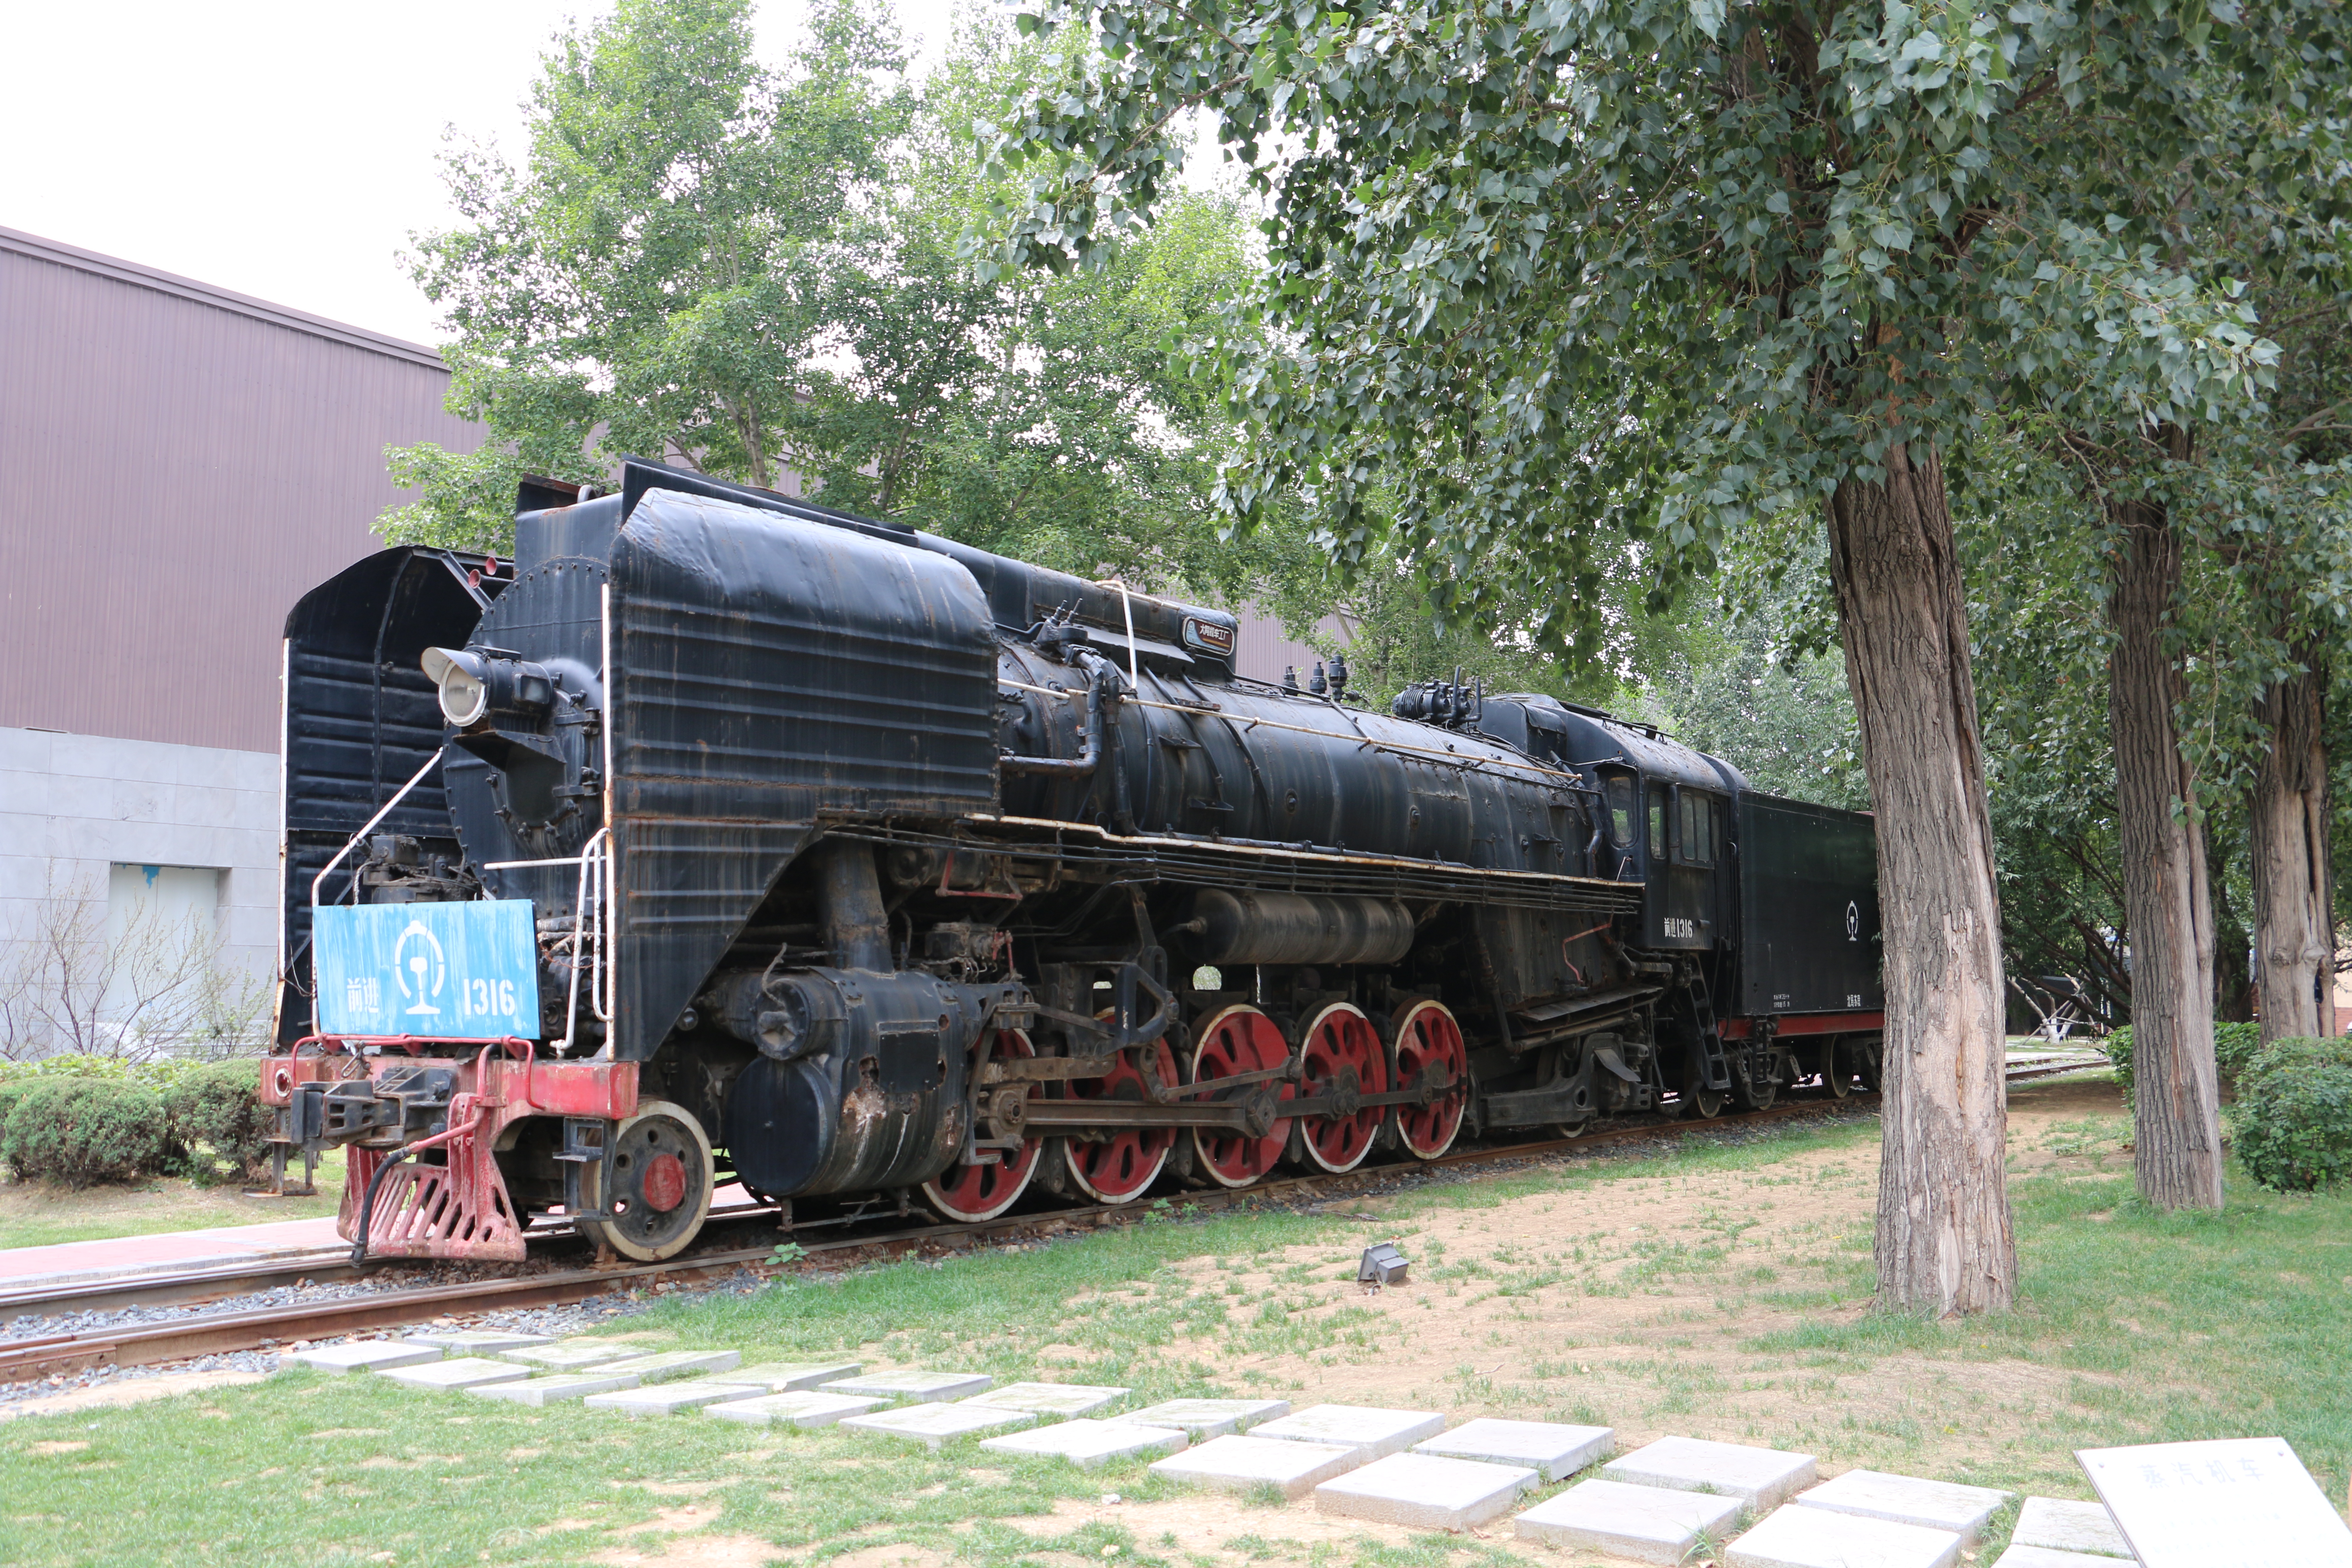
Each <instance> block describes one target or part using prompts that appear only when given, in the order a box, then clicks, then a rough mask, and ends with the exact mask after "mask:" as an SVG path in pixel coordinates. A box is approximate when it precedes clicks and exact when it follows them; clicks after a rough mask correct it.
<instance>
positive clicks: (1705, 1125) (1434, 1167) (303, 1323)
mask: <svg viewBox="0 0 2352 1568" xmlns="http://www.w3.org/2000/svg"><path fill="white" fill-rule="evenodd" d="M2099 1065H2102V1064H2100V1063H2098V1062H2095V1061H2092V1062H2078V1061H2077V1062H2052V1063H2042V1062H2033V1063H2021V1064H2017V1065H2015V1066H2013V1067H2012V1068H2011V1070H2010V1072H2009V1081H2010V1082H2011V1083H2020V1082H2024V1081H2027V1080H2030V1079H2038V1078H2048V1077H2053V1076H2056V1075H2058V1074H2061V1073H2068V1072H2076V1071H2080V1070H2082V1069H2083V1068H2086V1067H2095V1066H2099ZM1878 1100H1879V1097H1878V1096H1876V1095H1874V1094H1855V1095H1852V1096H1849V1097H1848V1098H1845V1099H1843V1100H1840V1099H1834V1098H1822V1099H1811V1100H1792V1101H1790V1102H1788V1103H1786V1104H1782V1105H1776V1106H1774V1107H1772V1108H1771V1109H1769V1110H1754V1111H1747V1112H1743V1113H1741V1114H1739V1115H1736V1116H1724V1117H1717V1118H1714V1119H1712V1120H1708V1121H1696V1120H1693V1121H1654V1122H1643V1123H1639V1124H1636V1125H1632V1126H1623V1127H1613V1128H1607V1129H1603V1130H1601V1131H1592V1132H1585V1133H1581V1134H1580V1135H1578V1136H1577V1137H1574V1138H1554V1139H1546V1140H1540V1141H1537V1142H1525V1143H1508V1144H1501V1145H1496V1146H1495V1147H1492V1148H1480V1149H1467V1150H1463V1151H1460V1152H1455V1153H1451V1154H1446V1155H1444V1156H1442V1157H1440V1158H1438V1159H1435V1160H1429V1161H1415V1162H1411V1163H1404V1164H1383V1165H1364V1166H1360V1167H1359V1168H1358V1169H1356V1170H1354V1171H1350V1172H1349V1173H1346V1174H1345V1175H1336V1176H1335V1175H1330V1174H1328V1173H1324V1174H1315V1175H1302V1176H1293V1177H1285V1178H1281V1179H1278V1180H1275V1181H1267V1182H1260V1183H1257V1184H1255V1185H1253V1186H1248V1187H1243V1188H1239V1189H1234V1190H1227V1189H1223V1188H1210V1189H1204V1190H1201V1191H1197V1192H1189V1193H1186V1194H1184V1195H1183V1197H1182V1199H1181V1202H1182V1203H1183V1204H1184V1205H1185V1206H1186V1207H1187V1208H1188V1209H1190V1210H1192V1211H1194V1212H1200V1213H1211V1212H1215V1211H1217V1210H1221V1209H1229V1208H1233V1207H1236V1206H1240V1205H1250V1204H1256V1203H1263V1202H1265V1201H1266V1200H1267V1199H1274V1200H1276V1201H1279V1202H1294V1201H1297V1200H1299V1199H1302V1198H1337V1197H1342V1196H1345V1195H1347V1194H1350V1193H1354V1192H1360V1191H1361V1190H1362V1189H1364V1188H1366V1187H1369V1186H1372V1185H1375V1184H1380V1183H1382V1182H1386V1181H1392V1180H1395V1179H1398V1178H1400V1177H1403V1178H1408V1179H1409V1178H1411V1177H1412V1176H1413V1175H1415V1174H1418V1173H1424V1172H1429V1171H1439V1170H1447V1169H1459V1168H1461V1167H1465V1166H1476V1165H1492V1164H1502V1163H1509V1162H1512V1161H1517V1160H1528V1159H1537V1158H1541V1157H1544V1156H1547V1155H1552V1154H1560V1153H1580V1152H1584V1151H1586V1150H1589V1149H1599V1148H1605V1147H1607V1146H1609V1145H1612V1144H1618V1143H1630V1142H1641V1141H1643V1140H1644V1139H1661V1138H1663V1139H1678V1138H1683V1137H1687V1136H1690V1135H1692V1134H1695V1133H1704V1132H1737V1131H1742V1130H1744V1129H1748V1128H1753V1127H1758V1126H1761V1125H1763V1124H1765V1123H1768V1122H1774V1121H1786V1120H1789V1119H1791V1118H1796V1117H1805V1116H1820V1115H1823V1114H1825V1113H1831V1112H1836V1111H1843V1110H1868V1109H1871V1108H1873V1107H1875V1106H1876V1105H1877V1104H1878ZM751 1212H753V1213H757V1212H765V1211H751ZM1164 1212H1165V1210H1164V1209H1163V1208H1161V1207H1160V1205H1157V1204H1154V1203H1148V1202H1147V1203H1129V1204H1123V1205H1110V1204H1080V1205H1072V1206H1068V1207H1063V1208H1055V1209H1051V1210H1047V1211H1045V1212H1042V1213H1037V1214H1026V1215H1003V1216H1001V1217H999V1218H997V1219H992V1220H982V1221H978V1222H972V1223H959V1224H942V1223H928V1224H924V1223H918V1224H914V1225H908V1226H898V1227H897V1228H890V1229H884V1230H880V1231H877V1232H874V1233H871V1234H866V1235H858V1236H843V1237H834V1238H831V1239H827V1240H823V1241H815V1242H803V1243H802V1247H803V1255H802V1256H803V1259H822V1260H824V1261H826V1262H830V1263H833V1264H835V1266H842V1267H845V1266H850V1265H854V1264H857V1263H863V1262H868V1261H882V1260H886V1259H888V1258H897V1257H904V1256H906V1255H907V1254H908V1253H910V1252H920V1251H923V1250H925V1249H927V1248H930V1247H941V1248H951V1247H955V1246H956V1245H957V1244H958V1243H962V1244H965V1245H970V1244H971V1243H976V1242H979V1241H982V1240H995V1239H1024V1238H1029V1237H1044V1236H1045V1235H1047V1234H1049V1233H1058V1232H1060V1231H1064V1230H1067V1229H1070V1228H1073V1227H1076V1226H1086V1225H1094V1226H1103V1225H1110V1224H1117V1223H1120V1222H1121V1221H1133V1220H1136V1219H1139V1218H1141V1217H1143V1216H1144V1215H1149V1214H1154V1213H1164ZM720 1217H728V1216H723V1215H722V1216H720ZM746 1217H748V1215H747V1216H746ZM563 1234H564V1233H562V1232H559V1231H544V1232H542V1231H534V1232H533V1233H532V1236H533V1237H534V1239H537V1238H538V1237H541V1236H542V1235H545V1236H550V1237H560V1236H562V1235H563ZM774 1250H775V1243H774V1241H773V1240H772V1239H770V1240H763V1241H761V1243H760V1244H759V1245H758V1246H756V1247H717V1248H714V1249H712V1250H709V1251H702V1252H698V1253H695V1254H693V1255H691V1256H688V1257H681V1258H672V1259H669V1260H668V1261H667V1262H662V1263H609V1264H603V1265H596V1264H584V1265H581V1266H577V1267H571V1268H551V1269H547V1270H544V1271H542V1272H540V1273H536V1274H527V1275H520V1276H516V1277H512V1278H502V1279H473V1280H465V1281H460V1282H457V1283H450V1284H440V1285H425V1286H418V1287H415V1288H413V1289H383V1290H373V1291H368V1292H365V1293H363V1294H360V1295H356V1296H343V1297H337V1298H333V1299H331V1300H323V1301H313V1302H297V1303H294V1304H291V1305H288V1306H282V1307H268V1308H262V1309H258V1310H247V1311H231V1312H214V1313H197V1312H191V1313H190V1314H188V1315H187V1316H184V1317H179V1318H174V1319H172V1320H170V1321H164V1322H160V1323H159V1322H134V1323H125V1324H121V1325H119V1326H116V1327H110V1328H101V1329H93V1330H89V1331H81V1332H76V1333H66V1334H55V1335H47V1336H42V1337H38V1338H33V1339H19V1340H5V1341H0V1383H15V1382H21V1381H24V1380H26V1379H30V1378H38V1377H47V1376H50V1375H52V1374H55V1373H68V1372H79V1371H81V1370H83V1369H85V1368H88V1367H93V1366H110V1365H115V1366H136V1365H146V1364H151V1363H157V1362H170V1361H182V1360H185V1359H187V1358H189V1357H192V1356H204V1355H221V1354H227V1353H231V1352H239V1351H254V1350H266V1349H269V1348H271V1347H274V1346H276V1345H279V1344H284V1343H287V1342H291V1341H295V1340H321V1339H333V1338H335V1337H337V1336H340V1335H343V1334H353V1333H363V1332H367V1331H373V1330H378V1329H386V1328H394V1327H400V1326H403V1325H407V1324H413V1323H415V1322H416V1321H419V1320H420V1319H427V1318H433V1317H437V1316H441V1315H444V1314H447V1313H452V1312H481V1311H495V1310H502V1309H515V1308H530V1307H553V1306H566V1305H569V1304H571V1303H572V1302H575V1301H583V1300H588V1299H590V1298H592V1297H595V1296H603V1295H607V1294H610V1293H613V1292H614V1291H619V1290H637V1289H650V1288H652V1287H654V1286H656V1285H661V1284H693V1283H698V1282H702V1281H707V1280H711V1279H722V1278H724V1277H726V1276H728V1275H730V1274H733V1273H736V1272H738V1271H739V1270H742V1269H751V1270H752V1271H754V1272H758V1273H782V1272H785V1271H787V1270H792V1269H795V1268H801V1267H804V1264H803V1261H802V1260H801V1259H795V1260H794V1261H793V1263H788V1264H783V1265H778V1264H776V1263H774V1262H773V1261H772V1255H773V1253H774ZM357 1272H359V1271H357V1270H354V1269H352V1267H351V1265H350V1262H349V1260H348V1253H347V1251H346V1250H345V1249H341V1248H338V1249H336V1250H335V1251H333V1252H330V1253H320V1254H318V1255H316V1257H315V1258H314V1259H311V1260H305V1259H303V1258H271V1259H268V1260H266V1261H264V1262H262V1263H260V1264H258V1265H256V1266H249V1267H239V1268H226V1269H223V1268H215V1269H205V1270H192V1271H190V1272H188V1273H185V1274H180V1275H151V1276H141V1277H138V1278H136V1279H129V1280H124V1281H121V1282H120V1283H116V1282H104V1283H87V1284H79V1285H65V1286H59V1287H57V1288H55V1289H47V1290H41V1291H31V1292H20V1293H16V1294H13V1295H11V1294H0V1321H6V1320H8V1319H12V1318H16V1317H18V1316H21V1315H24V1314H26V1313H39V1314H42V1315H57V1314H62V1313H66V1312H79V1311H90V1310H100V1311H104V1310H120V1309H122V1308H126V1307H132V1306H156V1305H193V1304H197V1303H200V1302H202V1301H205V1300H220V1299H222V1298H223V1297H226V1296H230V1295H239V1294H245V1293H247V1292H250V1291H254V1290H258V1289H270V1288H273V1287H276V1286H279V1285H284V1284H288V1283H291V1282H293V1281H295V1280H298V1279H309V1280H313V1281H318V1282H327V1281H331V1280H335V1279H349V1278H351V1277H352V1276H353V1275H354V1274H355V1273H357Z"/></svg>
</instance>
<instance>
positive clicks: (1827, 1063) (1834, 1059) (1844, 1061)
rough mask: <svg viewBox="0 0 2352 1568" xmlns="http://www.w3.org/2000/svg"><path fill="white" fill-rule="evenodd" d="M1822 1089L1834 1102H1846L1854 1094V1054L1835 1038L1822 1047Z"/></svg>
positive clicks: (1841, 1041)
mask: <svg viewBox="0 0 2352 1568" xmlns="http://www.w3.org/2000/svg"><path fill="white" fill-rule="evenodd" d="M1822 1088H1823V1089H1828V1090H1829V1091H1830V1098H1831V1099H1832V1100H1844V1099H1846V1098H1848V1097H1849V1096H1851V1095H1852V1094H1853V1051H1852V1050H1851V1049H1850V1048H1849V1047H1847V1045H1846V1044H1845V1042H1844V1041H1843V1040H1841V1039H1838V1038H1836V1037H1832V1038H1831V1039H1830V1041H1829V1043H1828V1044H1826V1045H1824V1046H1823V1047H1822Z"/></svg>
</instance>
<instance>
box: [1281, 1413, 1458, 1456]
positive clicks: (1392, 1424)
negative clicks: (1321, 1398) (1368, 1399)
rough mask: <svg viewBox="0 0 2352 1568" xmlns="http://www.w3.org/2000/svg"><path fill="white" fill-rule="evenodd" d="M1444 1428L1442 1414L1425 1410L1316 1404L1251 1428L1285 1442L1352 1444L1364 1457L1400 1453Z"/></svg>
mask: <svg viewBox="0 0 2352 1568" xmlns="http://www.w3.org/2000/svg"><path fill="white" fill-rule="evenodd" d="M1444 1430H1445V1417H1444V1416H1443V1415H1431V1414H1430V1413H1429V1412H1427V1411H1425V1410H1382V1409H1380V1408H1378V1407H1377V1406H1374V1405H1313V1406H1311V1407H1309V1408H1307V1409H1305V1410H1302V1411H1300V1412H1299V1413H1298V1414H1297V1415H1284V1416H1281V1417H1278V1418H1277V1419H1276V1420H1272V1421H1267V1422H1264V1423H1262V1424H1260V1425H1258V1426H1253V1427H1251V1428H1250V1436H1253V1437H1270V1438H1276V1439H1278V1440H1280V1441H1282V1442H1286V1443H1330V1444H1338V1445H1340V1446H1342V1447H1351V1448H1353V1449H1355V1450H1356V1451H1357V1453H1358V1454H1360V1455H1361V1456H1362V1458H1363V1459H1364V1460H1366V1461H1370V1460H1372V1459H1381V1458H1387V1457H1388V1456H1389V1455H1391V1454H1401V1453H1402V1452H1403V1451H1404V1450H1405V1449H1407V1448H1410V1447H1412V1446H1413V1445H1414V1444H1415V1443H1418V1442H1420V1441H1421V1440H1422V1439H1423V1438H1424V1437H1434V1436H1437V1435H1438V1434H1439V1433H1440V1432H1443V1431H1444Z"/></svg>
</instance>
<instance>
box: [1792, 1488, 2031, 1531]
mask: <svg viewBox="0 0 2352 1568" xmlns="http://www.w3.org/2000/svg"><path fill="white" fill-rule="evenodd" d="M2016 1495H2017V1494H2016V1493H2015V1492H2003V1491H1995V1490H1994V1489H1992V1488H1990V1487H1963V1486H1956V1485H1954V1484H1952V1483H1951V1482H1948V1481H1923V1480H1920V1479H1916V1478H1915V1477H1911V1476H1890V1475H1887V1474H1885V1473H1884V1472H1883V1471H1879V1470H1848V1471H1847V1472H1846V1473H1845V1474H1843V1475H1842V1476H1839V1477H1837V1478H1836V1479H1832V1480H1828V1481H1824V1482H1822V1484H1821V1485H1820V1486H1817V1487H1815V1488H1813V1489H1811V1491H1809V1492H1806V1493H1805V1494H1804V1495H1803V1496H1801V1497H1800V1498H1798V1499H1797V1504H1798V1506H1799V1507H1801V1508H1825V1509H1828V1510H1832V1512H1836V1513H1851V1514H1858V1515H1860V1516H1862V1517H1863V1518H1864V1519H1890V1520H1893V1521H1895V1523H1897V1524H1917V1525H1924V1526H1926V1527H1927V1529H1929V1530H1949V1531H1956V1532H1958V1535H1959V1537H1960V1540H1961V1542H1963V1543H1969V1542H1974V1541H1975V1540H1976V1538H1977V1537H1978V1536H1979V1535H1980V1534H1982V1533H1983V1531H1984V1527H1985V1521H1987V1520H1989V1519H1990V1518H1991V1517H1992V1516H1993V1514H1994V1513H1995V1511H1997V1510H1999V1509H2000V1506H2001V1505H2002V1504H2003V1503H2005V1502H2007V1501H2009V1500H2010V1499H2011V1498H2013V1497H2015V1496H2016Z"/></svg>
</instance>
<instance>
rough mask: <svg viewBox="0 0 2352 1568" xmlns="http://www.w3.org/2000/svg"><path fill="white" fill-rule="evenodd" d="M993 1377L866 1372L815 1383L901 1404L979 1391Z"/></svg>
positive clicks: (910, 1370)
mask: <svg viewBox="0 0 2352 1568" xmlns="http://www.w3.org/2000/svg"><path fill="white" fill-rule="evenodd" d="M995 1381H996V1380H995V1379H994V1378H992V1377H989V1376H987V1375H985V1374H983V1373H976V1372H924V1371H921V1370H920V1369H919V1368H912V1367H910V1368H908V1369H907V1370H905V1371H903V1372H869V1373H866V1374H865V1375H864V1376H863V1377H842V1378H835V1379H834V1380H832V1381H831V1382H828V1383H824V1384H818V1386H819V1387H821V1388H823V1389H824V1391H825V1392H826V1393H827V1394H859V1395H864V1394H872V1395H874V1396H875V1397H876V1398H877V1399H887V1400H891V1401H893V1402H896V1403H898V1404H902V1405H928V1404H936V1403H937V1402H939V1401H940V1400H944V1399H961V1398H964V1397H965V1396H966V1395H968V1394H979V1393H981V1392H982V1391H983V1390H985V1389H986V1388H987V1387H988V1386H989V1385H990V1384H992V1383H994V1382H995Z"/></svg>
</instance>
